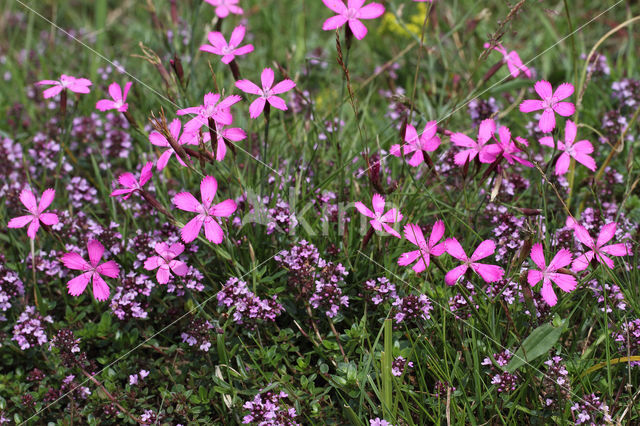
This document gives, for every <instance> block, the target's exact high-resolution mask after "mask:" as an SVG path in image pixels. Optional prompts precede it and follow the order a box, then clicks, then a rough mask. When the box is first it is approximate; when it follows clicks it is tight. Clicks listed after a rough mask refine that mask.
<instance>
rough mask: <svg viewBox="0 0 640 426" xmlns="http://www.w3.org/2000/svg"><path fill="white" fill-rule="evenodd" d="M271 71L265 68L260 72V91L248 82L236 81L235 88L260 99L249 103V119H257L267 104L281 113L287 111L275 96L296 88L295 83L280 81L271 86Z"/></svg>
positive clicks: (280, 99) (272, 77)
mask: <svg viewBox="0 0 640 426" xmlns="http://www.w3.org/2000/svg"><path fill="white" fill-rule="evenodd" d="M273 79H274V75H273V70H272V69H271V68H265V69H263V70H262V75H261V76H260V80H261V82H262V89H261V88H260V87H258V86H257V85H256V84H254V83H252V82H251V81H249V80H238V81H236V87H237V88H238V89H240V90H242V91H243V92H245V93H250V94H252V95H259V96H260V97H259V98H258V99H256V100H255V101H253V102H251V105H250V106H249V115H250V117H251V118H257V117H258V116H259V115H260V114H262V110H263V109H264V106H265V104H266V103H267V102H269V105H271V106H273V107H274V108H278V109H280V110H282V111H286V110H287V104H286V103H285V102H284V100H283V99H282V98H281V97H279V96H275V95H279V94H281V93H284V92H288V91H289V90H291V89H293V88H294V87H296V83H294V82H293V81H292V80H289V79H286V80H282V81H281V82H280V83H278V84H276V85H275V86H274V85H273Z"/></svg>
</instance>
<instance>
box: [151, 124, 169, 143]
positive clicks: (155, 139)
mask: <svg viewBox="0 0 640 426" xmlns="http://www.w3.org/2000/svg"><path fill="white" fill-rule="evenodd" d="M172 124H173V123H172ZM149 142H151V144H152V145H155V146H169V141H167V138H165V137H164V136H163V135H162V134H160V133H159V132H156V131H153V132H151V133H149Z"/></svg>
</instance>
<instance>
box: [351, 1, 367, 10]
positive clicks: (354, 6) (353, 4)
mask: <svg viewBox="0 0 640 426" xmlns="http://www.w3.org/2000/svg"><path fill="white" fill-rule="evenodd" d="M365 1H366V0H347V7H348V8H349V9H356V10H357V9H360V8H361V7H362V5H363V4H364V2H365Z"/></svg>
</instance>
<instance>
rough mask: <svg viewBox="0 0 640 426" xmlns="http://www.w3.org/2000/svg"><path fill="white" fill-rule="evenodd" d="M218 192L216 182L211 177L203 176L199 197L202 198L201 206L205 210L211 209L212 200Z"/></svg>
mask: <svg viewBox="0 0 640 426" xmlns="http://www.w3.org/2000/svg"><path fill="white" fill-rule="evenodd" d="M217 191H218V181H216V178H214V177H213V176H205V177H204V178H202V182H200V197H201V198H202V204H203V205H204V206H206V207H207V208H209V207H211V203H213V198H214V197H215V196H216V192H217Z"/></svg>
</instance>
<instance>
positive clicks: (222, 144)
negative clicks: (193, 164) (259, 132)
mask: <svg viewBox="0 0 640 426" xmlns="http://www.w3.org/2000/svg"><path fill="white" fill-rule="evenodd" d="M215 133H216V139H217V144H216V153H215V156H216V160H217V161H222V160H224V157H225V155H227V142H226V141H227V140H229V141H231V142H239V141H241V140H243V139H246V138H247V134H246V133H245V131H244V130H242V129H241V128H239V127H228V128H225V127H224V126H221V125H218V124H217V123H216V132H215ZM202 140H203V142H210V141H211V135H210V134H209V133H205V134H204V135H203V137H202Z"/></svg>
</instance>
